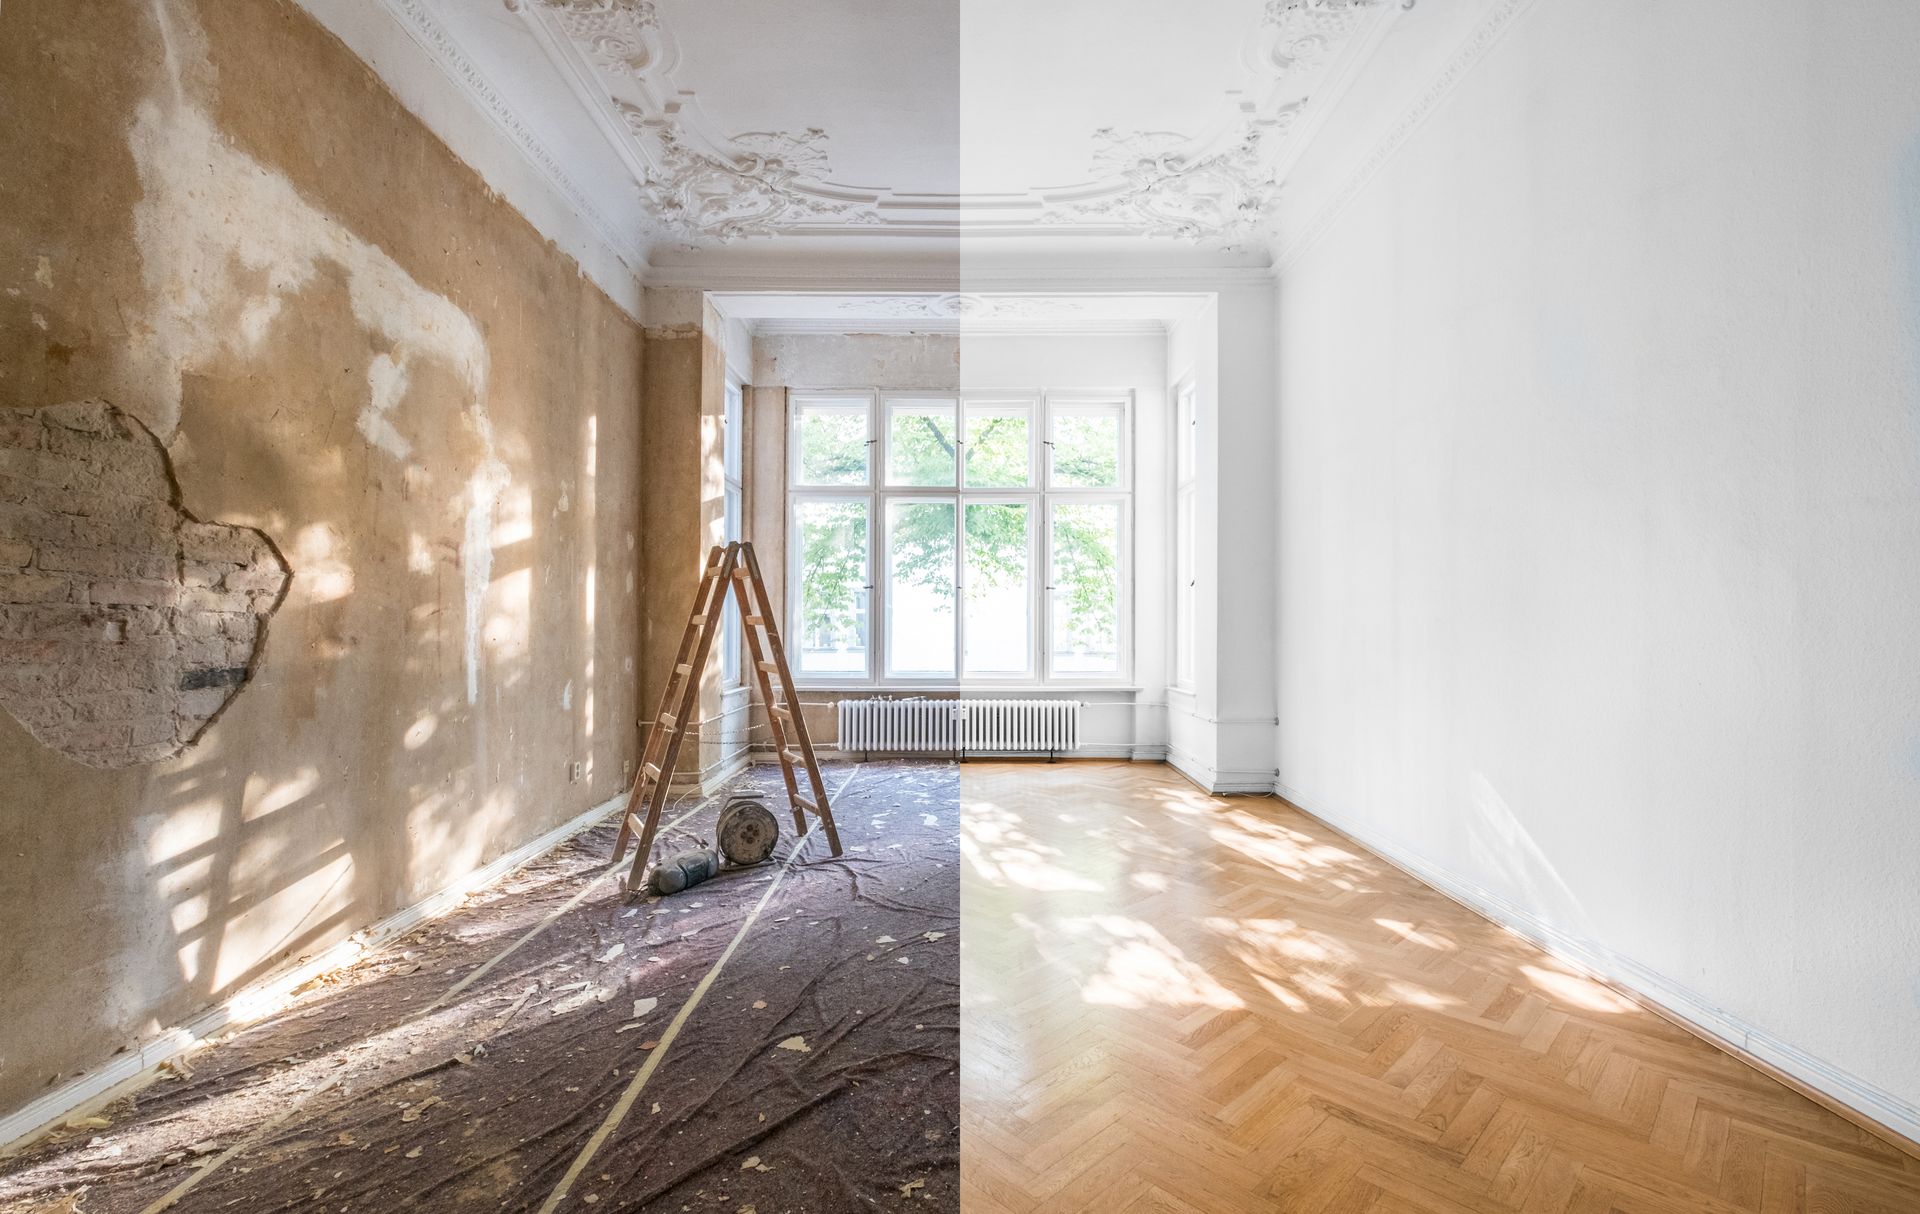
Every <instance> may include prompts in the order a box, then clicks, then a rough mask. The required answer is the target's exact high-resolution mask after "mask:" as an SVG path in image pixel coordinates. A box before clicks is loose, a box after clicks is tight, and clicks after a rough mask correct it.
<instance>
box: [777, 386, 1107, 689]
mask: <svg viewBox="0 0 1920 1214" xmlns="http://www.w3.org/2000/svg"><path fill="white" fill-rule="evenodd" d="M855 399H859V400H862V401H864V402H865V407H866V420H867V426H866V431H867V439H866V442H867V479H866V482H865V484H842V485H810V484H806V483H803V482H802V481H801V479H800V433H801V419H802V418H803V416H804V415H805V411H806V406H807V404H808V403H809V402H812V401H819V402H827V401H836V402H850V401H852V400H855ZM914 399H922V400H929V399H930V400H941V401H948V400H950V401H953V402H954V404H955V434H956V437H957V438H958V440H959V441H958V443H957V444H956V451H955V456H954V482H955V483H954V484H951V485H889V484H888V483H887V467H888V464H889V463H890V462H891V461H890V456H889V452H888V451H887V444H888V437H889V436H888V433H887V431H888V425H887V423H888V419H889V412H890V411H889V409H888V403H889V402H892V401H907V400H914ZM787 400H788V407H787V413H788V420H787V435H786V440H785V441H786V444H787V477H786V482H787V483H786V493H787V504H788V510H787V515H788V522H787V528H786V530H787V536H786V543H787V594H786V596H785V597H786V600H787V602H786V612H785V620H786V624H787V628H788V635H789V636H790V637H792V638H794V640H793V647H794V649H795V653H796V656H797V655H798V650H799V635H800V634H799V631H798V627H797V625H798V622H799V612H800V576H799V574H800V569H799V558H800V545H799V543H798V537H799V517H800V513H799V510H798V505H799V503H801V502H803V501H816V500H818V501H854V500H863V501H865V502H866V503H867V537H866V540H867V579H868V580H867V585H866V589H867V663H866V670H865V672H864V673H863V674H859V675H853V674H848V675H844V676H836V675H831V674H819V673H806V672H804V671H802V670H800V669H799V668H798V667H796V669H795V671H794V676H795V678H796V680H797V681H798V682H799V684H800V685H801V686H803V687H809V688H819V689H823V690H828V689H832V690H852V689H870V690H888V689H896V690H897V689H906V688H925V689H931V690H942V689H959V688H969V687H982V688H993V687H1001V688H1059V689H1072V688H1089V689H1093V688H1109V687H1124V686H1126V685H1128V684H1129V682H1130V680H1131V679H1132V677H1133V672H1134V667H1135V654H1134V647H1133V641H1134V638H1133V617H1134V600H1135V597H1136V593H1137V585H1136V582H1135V577H1134V572H1135V566H1134V560H1133V557H1134V553H1133V544H1134V487H1133V486H1134V467H1133V455H1134V448H1135V439H1134V432H1133V427H1134V419H1135V416H1136V402H1135V393H1134V391H1133V390H1132V389H1117V390H1106V389H1072V390H1043V389H1036V388H992V389H985V388H981V389H974V388H969V389H965V390H961V391H943V390H936V389H912V390H884V389H874V388H868V387H857V388H834V387H819V388H814V387H809V388H793V389H789V391H788V394H787ZM1016 404H1017V405H1022V406H1024V407H1025V408H1026V410H1027V419H1028V424H1027V484H1025V485H1023V486H1021V485H1011V486H1010V485H994V486H980V487H977V488H974V487H969V486H968V485H967V484H966V477H967V463H966V461H967V446H966V444H967V442H968V439H969V435H970V429H969V411H970V406H973V405H1002V406H1006V405H1016ZM1056 408H1057V409H1058V410H1059V411H1060V412H1061V413H1062V414H1072V413H1080V412H1085V411H1089V410H1096V409H1109V410H1112V411H1113V412H1114V413H1115V414H1116V415H1117V417H1118V419H1119V428H1118V439H1119V443H1120V451H1119V456H1118V459H1119V474H1120V475H1119V481H1120V483H1119V484H1118V485H1117V486H1086V487H1081V486H1061V487H1058V488H1056V487H1054V486H1053V485H1052V484H1051V480H1052V455H1051V450H1050V445H1051V441H1052V438H1051V436H1052V433H1053V418H1054V414H1055V410H1056ZM912 499H926V500H937V501H943V502H951V503H952V504H953V507H954V523H955V535H954V544H955V586H954V653H953V669H954V673H953V674H952V675H951V676H941V675H913V674H903V675H889V674H888V673H887V657H888V654H887V645H888V642H889V631H890V630H889V628H888V624H889V616H888V612H889V610H890V604H889V603H888V595H887V585H888V581H889V576H890V575H889V570H890V552H889V549H888V545H889V543H890V537H889V535H888V519H889V510H890V503H891V502H893V501H895V500H912ZM1060 500H1076V501H1098V500H1109V501H1115V502H1118V503H1119V505H1120V522H1119V526H1120V534H1119V540H1118V542H1119V552H1118V554H1117V559H1118V570H1117V576H1118V583H1117V584H1118V587H1119V598H1120V601H1119V603H1118V604H1116V613H1117V615H1116V627H1117V630H1118V633H1119V645H1120V653H1119V657H1120V661H1119V666H1120V669H1119V670H1118V671H1117V672H1116V673H1114V674H1111V675H1095V676H1080V675H1074V674H1065V675H1056V674H1054V673H1053V671H1052V660H1053V654H1052V631H1053V614H1052V613H1053V598H1052V593H1053V592H1052V589H1051V587H1050V586H1049V585H1048V582H1049V579H1050V577H1051V574H1052V571H1053V552H1052V532H1053V503H1054V502H1055V501H1060ZM992 502H1024V503H1026V504H1027V506H1028V510H1029V514H1028V520H1029V521H1028V551H1027V560H1028V570H1029V584H1028V604H1029V605H1028V610H1029V612H1030V613H1031V614H1030V616H1029V621H1028V623H1029V628H1028V637H1027V651H1028V653H1027V669H1026V671H1025V672H1023V673H1019V674H994V675H972V674H968V673H967V670H966V580H967V560H966V508H967V506H968V505H969V504H975V503H992Z"/></svg>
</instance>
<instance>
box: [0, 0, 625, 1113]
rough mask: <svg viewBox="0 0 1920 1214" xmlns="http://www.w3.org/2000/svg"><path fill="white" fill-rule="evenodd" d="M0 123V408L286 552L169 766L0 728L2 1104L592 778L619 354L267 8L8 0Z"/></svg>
mask: <svg viewBox="0 0 1920 1214" xmlns="http://www.w3.org/2000/svg"><path fill="white" fill-rule="evenodd" d="M0 112H5V113H6V114H7V115H8V122H7V123H5V124H3V125H0V163H5V164H6V165H7V166H8V171H7V172H6V173H5V174H4V175H0V418H5V419H7V420H8V423H9V424H16V423H17V421H18V419H19V418H21V417H23V416H24V415H25V414H26V413H27V412H31V411H35V410H44V409H45V408H46V407H48V406H55V405H58V404H59V403H60V402H73V401H84V400H89V399H96V398H98V399H106V400H111V401H113V402H114V403H115V404H116V405H117V406H119V407H120V408H121V409H122V410H124V411H125V414H126V415H127V417H128V419H129V421H130V422H132V423H137V424H138V425H141V426H144V427H145V428H146V429H147V430H149V431H151V432H152V434H153V436H154V438H155V440H156V441H157V444H158V447H159V448H160V449H163V450H164V453H165V456H166V458H167V459H168V460H169V461H170V462H171V465H172V472H173V476H174V479H175V481H176V482H177V490H178V497H177V501H178V505H179V508H180V509H181V510H182V511H184V512H185V513H186V514H187V515H189V516H191V518H193V519H205V520H217V521H218V523H220V524H222V525H226V526H231V527H235V528H244V529H249V531H250V533H257V534H258V535H260V536H262V537H265V539H267V540H268V541H270V543H271V545H272V547H273V548H274V549H277V551H278V553H279V554H280V556H281V557H282V558H283V559H284V561H285V564H286V566H287V567H288V568H289V569H290V570H291V580H290V584H289V585H288V587H287V589H286V591H285V593H284V600H283V601H282V602H281V604H280V606H279V609H278V612H277V613H276V614H275V615H274V616H273V618H272V621H271V623H270V625H269V626H268V640H267V643H266V644H265V645H264V646H261V647H259V648H258V651H257V654H256V656H255V658H254V660H253V664H252V666H251V671H252V673H251V676H250V677H249V678H248V679H247V680H246V683H245V686H244V687H243V688H242V689H241V691H240V693H239V695H238V696H237V697H235V698H233V699H232V700H231V701H230V702H229V703H228V704H227V706H226V708H225V710H224V711H221V712H220V713H219V714H218V716H217V717H215V718H214V719H213V720H212V722H211V724H209V725H207V726H205V728H204V729H202V730H200V731H199V732H198V735H197V740H196V741H194V743H193V745H192V746H191V747H189V748H188V749H186V750H185V751H184V752H183V753H180V754H177V755H175V756H173V757H169V758H158V757H157V756H154V757H156V758H157V759H158V761H153V762H144V763H139V764H136V765H134V766H130V767H119V768H111V769H96V768H94V767H90V766H87V765H84V764H81V763H76V762H75V761H74V760H73V759H71V758H69V757H67V756H66V755H64V754H62V753H60V751H59V750H57V749H55V748H53V747H50V746H49V745H47V744H46V743H45V742H44V741H43V740H42V738H40V737H38V736H36V734H35V732H34V730H31V729H29V728H28V727H26V726H24V725H22V724H20V723H18V722H17V721H16V720H15V719H14V718H13V717H11V716H7V715H4V714H0V786H4V787H7V788H10V789H12V790H14V793H13V794H12V795H10V796H9V797H8V798H6V803H5V805H4V808H3V809H0V919H3V920H4V921H5V922H8V923H13V924H27V923H31V924H33V925H35V927H34V930H32V931H17V932H11V933H8V935H7V937H6V938H5V941H4V943H0V972H4V973H5V974H7V975H8V982H7V984H6V985H5V987H4V988H0V1111H5V1110H11V1109H13V1108H16V1107H18V1106H19V1105H20V1104H22V1103H23V1102H24V1101H26V1100H27V1099H30V1098H32V1097H34V1096H37V1095H39V1094H40V1093H42V1092H44V1091H46V1090H48V1087H49V1085H54V1084H57V1083H59V1082H61V1081H62V1080H63V1079H64V1078H66V1077H71V1076H72V1075H73V1073H74V1072H75V1071H77V1070H80V1069H82V1068H85V1067H87V1066H89V1065H92V1064H95V1063H98V1062H100V1061H102V1060H104V1059H105V1058H106V1057H107V1056H108V1055H109V1054H111V1053H112V1052H113V1051H115V1050H116V1049H120V1048H124V1047H125V1046H127V1045H130V1044H132V1043H134V1042H136V1041H139V1040H142V1039H144V1038H146V1037H148V1036H150V1035H152V1034H154V1033H156V1032H158V1031H160V1030H162V1029H165V1028H167V1027H169V1026H172V1025H176V1024H179V1023H182V1022H183V1020H184V1019H185V1018H187V1017H189V1016H191V1015H192V1014H193V1013H195V1012H196V1011H198V1010H200V1009H202V1008H205V1007H207V1006H209V1005H210V1004H212V1003H214V1002H216V1001H219V1000H221V999H224V998H225V997H227V996H228V995H230V994H231V993H233V992H234V991H236V990H237V989H239V988H240V987H241V986H243V985H244V984H245V983H247V982H248V981H250V980H252V979H253V978H256V977H258V976H261V975H262V974H264V973H266V972H268V971H270V970H272V969H274V968H276V967H277V966H279V965H281V964H283V963H285V962H287V961H289V960H292V959H294V958H297V957H299V956H301V955H304V954H307V953H311V952H314V951H316V950H318V949H320V948H323V947H325V946H326V945H328V944H330V943H333V942H335V941H338V940H340V939H342V938H344V937H345V936H347V935H348V934H350V933H351V932H353V931H354V930H356V929H357V928H359V927H361V926H363V925H366V924H368V923H371V922H373V921H374V920H376V919H378V918H380V917H381V916H383V915H385V914H388V913H391V912H393V911H395V910H397V909H399V908H401V907H403V906H406V905H409V904H411V903H413V902H415V901H418V900H419V899H420V898H422V897H423V896H425V895H426V894H428V893H431V892H433V891H435V890H437V889H440V888H443V887H445V886H446V885H448V884H449V883H450V882H452V881H453V880H456V879H458V878H459V877H460V876H462V875H464V874H465V873H468V872H470V871H472V870H473V869H474V868H476V867H478V866H479V865H480V864H482V863H484V862H485V861H486V860H488V859H490V858H492V857H494V856H497V855H499V854H501V853H503V852H505V851H507V850H510V849H511V848H512V847H513V846H515V845H516V844H518V843H520V842H523V841H524V840H526V839H528V838H531V837H533V836H535V835H537V834H539V833H541V832H542V831H544V830H546V829H548V828H550V827H552V826H554V825H556V824H558V823H560V822H563V821H565V820H567V819H568V818H571V817H573V816H574V815H576V814H578V813H579V812H581V811H582V810H583V809H585V808H587V807H588V806H590V805H593V804H596V803H598V802H600V801H603V800H605V799H607V798H608V797H610V796H612V795H613V794H614V793H616V792H617V791H618V790H619V788H620V787H621V785H622V783H623V775H624V772H625V771H626V770H627V769H628V768H629V767H630V764H631V762H632V760H633V757H634V752H635V750H636V749H637V736H636V734H635V732H634V730H633V726H632V723H633V721H634V719H635V717H636V716H637V712H636V707H635V706H636V703H637V699H636V695H635V689H636V672H635V670H634V665H633V656H634V653H633V638H634V636H635V635H636V633H637V631H638V619H637V610H636V604H637V599H636V595H637V592H638V589H639V585H638V582H637V580H636V578H635V576H634V571H635V563H636V558H635V555H634V554H635V552H636V549H637V541H638V536H639V533H640V512H639V500H638V499H639V489H638V480H639V477H638V468H639V465H640V462H641V450H640V445H639V435H640V419H639V396H640V375H641V361H642V357H643V341H642V335H641V331H640V328H639V326H638V325H636V324H634V323H633V322H632V321H631V320H630V319H628V317H627V316H626V315H625V314H624V313H623V312H622V311H621V310H620V309H619V308H618V307H617V306H615V305H614V304H613V303H612V302H611V301H610V300H608V298H607V297H606V296H605V295H604V294H602V293H601V292H600V291H599V290H598V289H597V288H595V287H594V286H593V285H592V283H591V282H589V281H588V280H586V279H585V278H583V277H582V276H581V274H580V271H579V267H578V266H577V265H576V264H575V263H573V262H572V261H571V260H570V259H568V258H566V257H565V256H563V255H561V254H559V253H558V252H557V251H556V250H555V249H554V247H553V246H552V245H551V244H550V243H549V242H548V241H547V240H545V239H544V238H543V237H542V236H541V235H540V234H539V233H538V232H536V231H535V230H534V229H533V228H532V227H531V226H529V224H528V223H527V222H526V221H525V220H524V219H523V218H522V217H521V216H519V215H518V214H517V213H515V212H514V211H513V210H512V209H511V208H510V207H508V206H507V205H506V204H504V203H503V202H502V201H501V200H500V199H499V198H498V197H496V196H494V195H493V194H492V193H491V192H490V191H489V190H488V189H487V188H486V187H485V185H484V183H483V182H482V181H481V180H480V179H479V178H478V177H477V176H476V175H475V174H474V173H473V172H472V171H471V170H470V169H469V168H468V167H467V166H466V165H464V164H462V163H461V162H460V161H459V160H458V159H457V158H455V157H454V156H453V155H452V154H451V153H450V152H448V151H447V149H446V148H445V147H444V146H443V145H442V144H440V143H439V142H438V141H437V140H435V139H434V138H433V137H432V136H431V134H430V133H429V132H428V131H427V130H426V129H425V128H424V127H423V126H422V125H421V124H420V123H419V122H418V121H417V120H416V119H415V118H414V117H413V116H412V115H410V114H409V113H408V112H407V111H406V110H405V109H404V108H402V107H401V106H400V104H399V103H398V102H396V101H395V100H394V98H393V97H392V96H391V94H389V93H388V92H387V91H386V89H385V88H384V86H382V85H381V83H380V82H379V80H378V79H377V78H376V77H375V76H374V75H373V74H372V72H371V71H369V69H368V68H367V67H366V66H365V65H364V64H362V63H361V62H360V61H359V60H357V59H355V58H354V57H353V55H352V54H351V53H350V52H349V51H347V49H346V48H345V47H344V46H342V45H341V44H340V43H338V42H337V41H335V40H334V39H333V38H332V36H331V35H329V34H327V33H326V31H324V30H323V29H321V28H320V27H319V26H317V25H316V24H315V23H314V22H313V21H312V20H311V19H310V18H309V17H308V16H306V15H305V14H304V13H303V12H302V11H301V10H300V9H299V8H298V7H296V6H295V5H294V4H292V3H291V2H290V0H258V2H255V3H248V4H244V5H233V4H225V3H214V2H213V0H158V2H156V3H153V4H130V3H123V2H119V0H77V2H69V0H7V3H6V4H5V5H4V7H0ZM183 525H184V524H183ZM0 540H5V541H7V542H9V543H17V542H19V541H18V539H17V537H16V536H14V535H11V534H9V535H5V536H0ZM24 567H25V566H21V567H16V568H15V569H14V570H13V571H12V572H15V573H18V572H20V571H21V568H24ZM160 580H162V581H164V579H160ZM68 593H73V592H72V588H71V587H68ZM248 593H249V594H252V593H255V592H252V591H249V592H248ZM249 603H250V605H251V599H250V600H249ZM221 660H222V661H226V660H228V659H227V658H226V656H225V655H224V654H223V656H222V659H221ZM217 669H223V670H227V669H232V668H231V667H218V668H217ZM223 677H231V676H223ZM205 698H206V699H208V700H210V699H211V697H205ZM36 728H38V727H36ZM575 764H578V765H579V768H580V771H581V776H580V779H579V782H578V783H571V782H569V773H570V771H571V769H572V768H573V766H574V765H575Z"/></svg>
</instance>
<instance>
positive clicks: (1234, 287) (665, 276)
mask: <svg viewBox="0 0 1920 1214" xmlns="http://www.w3.org/2000/svg"><path fill="white" fill-rule="evenodd" d="M1274 281H1275V275H1274V271H1273V268H1272V267H1270V266H1191V265H1187V266H1183V265H1147V266H1127V265H1124V264H1120V265H1097V266H1089V265H1088V264H1087V263H1085V262H1080V263H1046V262H1038V263H1031V264H1021V265H1019V266H1006V267H993V268H981V269H972V268H964V267H962V266H961V265H959V264H957V263H956V264H953V265H948V266H929V265H925V264H921V265H912V266H894V267H888V266H872V265H868V264H864V263H862V262H860V261H859V260H857V259H852V258H849V259H846V260H842V261H836V262H834V263H831V264H821V265H813V266H792V265H776V264H759V265H755V264H747V263H730V264H727V265H708V266H659V267H655V268H654V269H653V270H652V271H650V272H649V274H648V276H647V286H648V287H658V288H663V289H673V288H677V289H682V290H695V291H721V292H755V293H757V292H769V293H819V294H888V293H894V292H918V293H929V292H930V293H936V294H939V293H962V292H964V293H982V292H1004V293H1008V294H1052V295H1063V294H1102V293H1106V294H1139V293H1149V294H1165V293H1169V292H1172V293H1209V294H1210V293H1219V292H1223V291H1246V290H1253V291H1263V290H1271V289H1272V288H1273V285H1274Z"/></svg>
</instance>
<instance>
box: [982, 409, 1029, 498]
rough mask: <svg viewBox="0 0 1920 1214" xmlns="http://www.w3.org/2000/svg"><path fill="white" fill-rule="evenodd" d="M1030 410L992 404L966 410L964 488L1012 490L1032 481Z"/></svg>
mask: <svg viewBox="0 0 1920 1214" xmlns="http://www.w3.org/2000/svg"><path fill="white" fill-rule="evenodd" d="M1032 419H1033V406H1032V405H1029V404H1027V403H1025V402H1024V401H1006V402H1000V401H994V402H990V403H981V404H970V405H968V406H967V485H968V486H969V487H971V488H975V489H1015V488H1020V487H1022V486H1025V485H1028V484H1031V483H1032V481H1033V456H1032V450H1033V435H1032Z"/></svg>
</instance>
